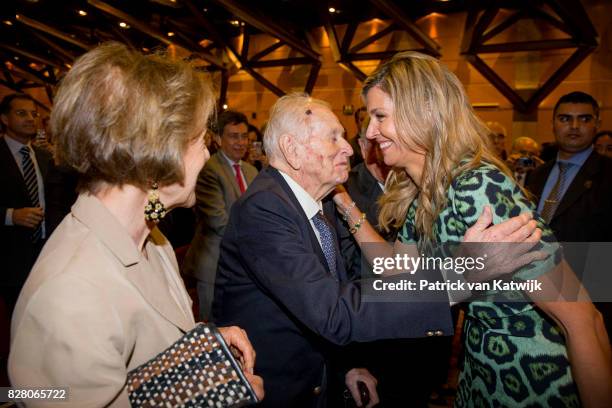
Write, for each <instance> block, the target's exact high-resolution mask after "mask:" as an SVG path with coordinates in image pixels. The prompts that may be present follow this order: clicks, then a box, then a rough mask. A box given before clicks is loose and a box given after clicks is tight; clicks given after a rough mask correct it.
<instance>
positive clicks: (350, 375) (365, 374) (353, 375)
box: [344, 368, 380, 408]
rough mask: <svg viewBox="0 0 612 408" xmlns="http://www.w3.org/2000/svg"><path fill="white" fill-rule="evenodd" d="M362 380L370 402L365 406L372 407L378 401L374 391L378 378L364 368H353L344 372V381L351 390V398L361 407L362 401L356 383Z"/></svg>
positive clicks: (376, 393)
mask: <svg viewBox="0 0 612 408" xmlns="http://www.w3.org/2000/svg"><path fill="white" fill-rule="evenodd" d="M360 381H361V382H362V383H364V384H365V385H366V387H367V388H368V393H369V394H370V402H369V403H368V405H366V406H365V407H366V408H370V407H373V406H375V405H377V404H378V403H379V402H380V399H379V398H378V392H377V391H376V385H378V380H376V378H375V377H374V376H373V375H372V374H371V373H370V372H369V371H368V370H367V369H365V368H353V369H351V370H350V371H349V372H347V373H346V376H345V377H344V382H345V384H346V386H347V388H348V389H349V391H350V392H351V395H352V397H353V400H355V403H356V404H357V406H358V407H363V406H364V405H363V401H361V395H360V392H359V387H358V385H357V383H358V382H360Z"/></svg>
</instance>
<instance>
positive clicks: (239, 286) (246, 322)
mask: <svg viewBox="0 0 612 408" xmlns="http://www.w3.org/2000/svg"><path fill="white" fill-rule="evenodd" d="M330 204H331V203H330ZM330 210H331V211H330V212H328V213H327V215H328V217H330V216H331V217H333V215H334V210H333V209H330ZM340 258H341V257H339V259H338V267H337V271H336V276H339V278H340V280H339V281H338V280H336V279H335V278H334V277H333V276H332V275H331V274H330V271H329V270H328V269H327V263H326V261H325V257H324V255H323V252H322V251H321V248H320V246H319V243H318V241H317V238H316V236H315V234H314V232H313V230H312V227H311V225H310V222H309V220H308V219H307V217H306V215H305V214H304V211H303V209H302V207H301V206H300V204H299V202H298V201H297V199H296V197H295V196H294V194H293V192H292V191H291V189H290V188H289V186H288V185H287V183H286V182H285V180H284V179H283V177H282V175H281V174H280V173H279V172H278V171H277V170H276V169H274V168H271V167H269V168H268V169H266V170H264V171H262V172H261V173H260V174H259V175H258V176H257V177H256V178H255V180H254V181H253V183H252V184H251V186H250V187H249V189H248V191H247V192H246V194H244V195H243V196H242V197H241V198H240V199H239V200H238V201H237V202H236V203H235V204H234V206H233V207H232V211H231V214H230V219H229V223H228V225H227V228H226V230H225V235H224V237H223V241H222V243H221V256H220V259H219V268H218V270H217V280H216V291H215V301H214V304H213V315H214V316H215V318H216V322H217V323H218V324H219V325H238V326H240V327H242V328H243V329H245V330H246V332H247V334H248V336H249V339H250V340H251V342H252V343H253V346H254V348H255V351H256V352H257V365H256V367H255V372H256V373H257V374H259V375H261V376H262V377H263V379H264V383H265V389H266V398H265V399H264V402H263V406H269V407H314V406H323V405H324V402H323V395H324V391H325V386H326V381H325V377H324V375H325V360H326V356H327V355H329V353H331V352H333V350H334V347H335V345H343V344H347V343H348V342H350V341H370V340H374V339H379V338H404V337H423V336H425V335H426V332H427V331H428V330H432V329H433V328H436V329H440V330H443V331H444V332H446V333H450V332H451V320H450V313H449V307H448V300H447V299H446V303H445V302H444V301H441V302H432V303H428V304H426V303H422V302H410V303H399V302H398V303H374V302H372V303H362V302H361V292H360V288H359V282H347V281H346V275H345V271H344V270H343V269H344V265H343V262H342V260H341V259H340ZM411 295H414V296H419V294H417V293H414V294H411ZM445 297H446V295H445V294H443V298H445ZM443 298H442V297H441V298H440V300H443ZM430 300H431V299H430Z"/></svg>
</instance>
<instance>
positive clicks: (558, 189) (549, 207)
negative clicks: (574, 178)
mask: <svg viewBox="0 0 612 408" xmlns="http://www.w3.org/2000/svg"><path fill="white" fill-rule="evenodd" d="M557 164H558V165H559V177H557V181H556V182H555V185H554V186H553V188H552V190H550V193H549V194H548V197H547V198H546V201H544V207H542V214H541V215H542V218H543V219H544V221H546V222H547V223H549V222H550V220H551V219H552V217H553V215H554V214H555V211H556V210H557V207H558V206H559V201H561V198H563V197H562V195H561V193H562V192H563V186H564V185H565V179H566V177H567V170H569V168H570V166H571V165H572V164H571V163H562V162H557Z"/></svg>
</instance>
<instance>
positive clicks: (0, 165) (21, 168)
mask: <svg viewBox="0 0 612 408" xmlns="http://www.w3.org/2000/svg"><path fill="white" fill-rule="evenodd" d="M37 118H38V111H37V109H36V105H35V103H34V100H33V99H32V98H31V97H30V96H29V95H25V94H11V95H7V96H6V97H4V99H3V100H2V102H0V119H1V120H2V125H3V130H4V134H3V135H2V137H1V138H0V185H1V186H2V190H3V191H2V194H0V222H1V225H2V226H1V227H0V259H1V260H2V263H3V265H2V268H1V269H2V273H0V290H1V295H2V297H3V298H4V301H5V302H6V304H7V306H8V308H9V311H12V308H13V307H14V305H15V302H16V300H17V296H18V295H19V291H20V290H21V287H22V285H23V283H24V282H25V280H26V278H27V276H28V274H29V273H30V269H31V268H32V265H33V264H34V261H36V258H37V257H38V253H39V252H40V250H41V248H42V245H43V243H44V242H45V239H46V238H47V236H48V233H49V231H48V227H47V226H46V223H45V182H46V179H47V175H48V174H49V169H50V167H51V166H52V157H51V153H50V152H49V151H47V150H45V149H40V148H37V147H36V146H32V143H31V142H32V139H33V138H34V136H35V135H36V129H37V126H36V125H37Z"/></svg>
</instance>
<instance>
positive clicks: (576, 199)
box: [525, 152, 612, 242]
mask: <svg viewBox="0 0 612 408" xmlns="http://www.w3.org/2000/svg"><path fill="white" fill-rule="evenodd" d="M555 163H556V160H552V161H549V162H547V163H545V164H543V165H541V166H540V167H538V168H536V169H535V170H533V171H532V172H531V173H530V174H529V176H528V178H527V180H526V183H525V186H526V187H527V189H528V190H529V191H531V192H532V193H533V194H534V195H535V196H536V197H535V200H536V203H538V202H539V200H540V198H541V195H542V190H543V189H544V184H545V183H546V179H547V178H548V175H549V174H550V171H551V170H552V168H553V166H554V165H555ZM549 224H550V227H551V228H552V230H553V231H554V233H555V236H556V237H557V240H559V241H561V242H610V241H612V160H611V159H609V158H606V157H604V156H601V155H599V154H597V153H596V152H593V153H591V155H590V156H589V158H588V159H587V160H586V161H585V162H584V164H583V165H582V167H581V168H580V171H579V172H578V174H577V175H576V177H575V178H574V180H573V181H572V184H571V185H570V186H569V188H568V189H567V191H566V193H565V195H564V196H563V198H562V199H561V202H560V203H559V206H558V207H557V210H556V211H555V214H554V215H553V217H552V219H551V221H550V223H549Z"/></svg>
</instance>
